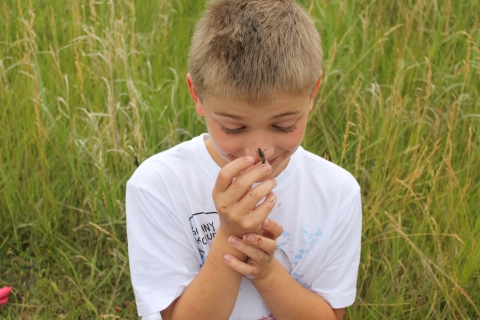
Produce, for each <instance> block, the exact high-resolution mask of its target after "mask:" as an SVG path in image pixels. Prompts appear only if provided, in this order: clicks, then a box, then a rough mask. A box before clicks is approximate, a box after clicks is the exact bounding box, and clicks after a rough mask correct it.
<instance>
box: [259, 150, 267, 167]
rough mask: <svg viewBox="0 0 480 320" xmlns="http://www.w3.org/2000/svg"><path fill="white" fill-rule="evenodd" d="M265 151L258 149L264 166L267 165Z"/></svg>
mask: <svg viewBox="0 0 480 320" xmlns="http://www.w3.org/2000/svg"><path fill="white" fill-rule="evenodd" d="M265 150H267V149H265ZM265 150H263V151H265ZM263 151H262V149H260V148H258V150H257V153H258V155H259V156H260V159H262V164H264V163H265V154H263Z"/></svg>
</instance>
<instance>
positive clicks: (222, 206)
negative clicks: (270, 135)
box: [212, 156, 276, 237]
mask: <svg viewBox="0 0 480 320" xmlns="http://www.w3.org/2000/svg"><path fill="white" fill-rule="evenodd" d="M254 161H255V159H254V158H253V157H250V156H247V157H242V158H238V159H236V160H234V161H232V162H230V163H229V164H227V165H226V166H224V167H223V168H222V169H221V170H220V173H219V174H218V177H217V181H216V182H215V186H214V188H213V192H212V196H213V201H214V203H215V207H216V208H217V212H218V216H219V219H220V227H219V228H220V230H222V231H223V232H225V234H227V235H235V236H237V237H241V236H242V235H243V234H246V233H257V232H259V230H260V228H261V227H262V222H263V221H264V220H265V218H266V217H267V216H268V215H269V213H270V211H271V210H272V208H273V206H274V205H275V200H276V197H275V194H274V193H273V192H272V189H273V188H274V187H275V180H273V179H267V180H265V181H263V182H261V183H260V184H259V185H257V186H255V188H251V187H252V185H253V184H254V183H255V182H257V181H261V180H263V179H264V178H265V177H267V176H268V175H269V174H270V173H271V171H272V167H271V166H270V164H268V162H267V163H266V164H263V165H262V164H257V165H255V166H253V163H254ZM247 169H248V170H247ZM235 177H236V179H235V180H233V179H234V178H235ZM264 197H265V200H264V201H263V202H262V203H261V204H260V205H258V206H257V204H258V202H259V201H260V200H262V199H263V198H264Z"/></svg>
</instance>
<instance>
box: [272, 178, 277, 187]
mask: <svg viewBox="0 0 480 320" xmlns="http://www.w3.org/2000/svg"><path fill="white" fill-rule="evenodd" d="M272 181H273V188H276V187H277V180H275V179H272Z"/></svg>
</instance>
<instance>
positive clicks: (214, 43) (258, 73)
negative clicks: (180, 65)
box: [188, 0, 323, 104]
mask: <svg viewBox="0 0 480 320" xmlns="http://www.w3.org/2000/svg"><path fill="white" fill-rule="evenodd" d="M322 56H323V53H322V47H321V44H320V36H319V35H318V32H317V30H316V29H315V26H314V23H313V21H312V19H311V18H310V17H309V16H308V14H307V13H306V12H305V11H304V10H303V9H302V8H301V7H300V6H299V5H298V4H297V3H296V2H295V1H293V0H292V1H290V0H213V1H210V2H209V4H208V6H207V10H206V12H205V13H204V15H203V17H202V18H201V19H200V21H199V22H198V24H197V27H196V29H195V33H194V35H193V38H192V44H191V47H190V54H189V58H188V65H189V66H188V67H189V72H190V75H191V78H192V82H193V84H194V86H195V88H196V89H197V92H198V94H199V96H200V97H202V96H205V95H212V96H215V97H218V98H230V99H238V100H247V101H249V102H250V103H252V104H258V103H259V102H261V101H269V100H272V99H273V98H274V96H275V95H276V94H282V93H284V94H294V95H305V94H307V95H310V94H312V92H313V90H314V87H315V84H316V81H317V79H318V77H319V76H320V72H321V69H322Z"/></svg>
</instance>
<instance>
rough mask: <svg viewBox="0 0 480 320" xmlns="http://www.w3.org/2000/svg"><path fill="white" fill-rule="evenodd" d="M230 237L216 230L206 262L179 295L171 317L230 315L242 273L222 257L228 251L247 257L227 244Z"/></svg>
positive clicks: (212, 317) (242, 258)
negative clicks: (231, 266)
mask: <svg viewBox="0 0 480 320" xmlns="http://www.w3.org/2000/svg"><path fill="white" fill-rule="evenodd" d="M228 237H229V235H227V234H224V233H223V232H222V231H221V230H219V232H218V233H217V234H216V236H215V238H214V240H213V243H212V246H211V248H210V252H209V253H208V257H207V259H206V260H205V263H204V265H203V266H202V268H201V269H200V272H199V273H198V274H197V276H196V277H195V279H193V281H192V282H191V283H190V284H189V285H188V287H187V289H186V290H185V292H184V293H183V294H182V295H181V296H180V297H179V298H178V299H177V301H176V303H175V304H174V307H173V310H172V312H171V318H170V319H172V320H175V319H199V320H200V319H209V320H210V319H228V318H229V317H230V315H231V313H232V311H233V308H234V306H235V303H236V300H237V296H238V291H239V288H240V282H241V280H242V275H240V274H239V273H237V272H235V271H233V270H232V269H230V267H228V265H227V264H226V263H225V261H224V260H223V257H224V256H225V254H227V253H229V254H231V255H233V256H235V257H236V258H238V259H240V260H245V259H246V256H245V255H244V254H243V253H240V252H238V251H237V250H235V249H234V248H232V247H231V246H230V245H228ZM219 301H221V303H219Z"/></svg>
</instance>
